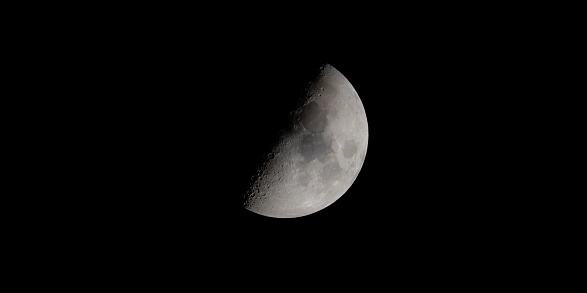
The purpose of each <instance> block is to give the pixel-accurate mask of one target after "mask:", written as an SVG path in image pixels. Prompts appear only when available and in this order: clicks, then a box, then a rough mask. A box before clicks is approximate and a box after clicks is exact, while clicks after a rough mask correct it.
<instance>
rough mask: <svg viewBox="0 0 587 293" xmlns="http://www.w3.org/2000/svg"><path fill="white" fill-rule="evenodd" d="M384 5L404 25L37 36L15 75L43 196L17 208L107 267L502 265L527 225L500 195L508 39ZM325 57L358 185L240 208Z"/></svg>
mask: <svg viewBox="0 0 587 293" xmlns="http://www.w3.org/2000/svg"><path fill="white" fill-rule="evenodd" d="M396 8H397V9H398V11H404V12H405V14H404V13H402V12H398V11H395V10H394V11H395V12H393V13H391V12H390V15H384V16H374V17H371V14H369V13H367V14H364V15H363V14H361V15H362V16H361V17H360V18H357V17H352V16H351V14H350V12H348V11H347V12H344V13H343V12H340V13H339V12H329V13H322V14H318V16H312V15H306V14H302V15H299V16H300V18H295V17H294V18H285V20H282V19H281V16H282V15H281V14H277V15H275V16H273V17H267V18H264V17H250V18H249V17H243V16H241V17H236V18H232V17H228V16H225V18H222V17H220V18H218V17H213V18H212V19H213V20H210V19H208V18H204V17H203V15H205V14H206V12H200V14H198V15H197V16H194V15H191V16H189V15H188V16H181V17H179V16H177V15H175V14H173V13H171V14H170V15H167V14H166V16H162V15H161V14H164V13H161V14H156V16H153V14H149V15H141V14H140V13H138V12H135V13H132V17H129V15H130V14H131V13H130V12H128V11H127V12H125V13H122V15H121V16H112V17H108V18H105V16H104V15H98V16H96V15H92V17H91V18H90V19H91V20H90V21H88V20H87V19H86V17H88V16H89V15H90V13H88V14H78V15H74V17H73V18H66V20H63V19H52V20H51V23H52V24H55V25H51V26H42V25H36V26H33V28H32V30H31V31H32V32H33V36H32V37H30V39H29V40H32V43H30V44H29V45H23V48H22V49H23V52H22V53H23V54H24V55H25V58H23V59H22V60H23V64H26V66H23V68H24V70H23V72H25V73H26V74H27V76H28V75H32V76H33V77H34V80H35V81H38V82H36V83H35V84H34V86H33V85H27V86H26V87H24V88H23V91H24V94H23V96H26V97H31V98H26V99H23V100H22V101H21V102H20V103H21V104H23V105H21V106H22V107H23V109H26V111H27V115H29V116H30V117H34V120H31V121H33V122H27V121H26V119H23V123H31V124H33V125H34V127H32V129H33V130H32V131H31V133H29V134H27V136H28V138H29V139H32V141H33V142H34V143H29V144H26V150H27V151H28V152H29V153H30V154H32V155H31V156H32V157H34V164H35V166H37V167H35V168H33V170H34V172H36V173H39V174H48V175H46V176H41V177H42V178H43V179H41V180H40V181H39V183H38V185H37V186H40V187H41V188H42V189H43V190H45V192H44V193H43V194H44V195H45V196H42V197H41V198H39V199H38V200H37V199H34V200H33V199H31V201H33V202H34V203H35V206H38V208H39V209H40V210H43V214H44V215H45V214H47V216H45V217H44V219H45V220H44V221H40V222H38V223H36V224H34V225H38V231H45V232H47V234H46V235H47V236H46V237H48V238H47V239H52V240H51V242H52V243H58V246H62V247H64V248H65V250H76V251H79V253H80V255H83V256H90V257H96V256H97V258H96V259H99V260H100V261H99V263H100V264H104V265H106V266H116V264H117V263H119V262H129V263H130V262H133V263H136V262H138V263H143V262H145V263H146V262H149V263H150V262H153V261H179V260H184V261H185V260H191V261H196V260H197V262H198V263H204V264H205V265H203V266H204V267H210V266H220V267H224V268H230V269H234V270H237V269H236V268H243V267H247V266H248V265H247V264H250V263H269V264H274V265H271V267H273V266H277V267H278V266H279V264H284V265H285V266H289V265H290V264H291V265H292V266H295V265H307V266H311V267H314V266H315V265H316V266H318V267H319V268H321V267H323V266H324V267H328V268H330V269H333V268H339V269H340V270H345V268H346V266H345V265H348V264H349V263H353V264H355V265H353V267H355V269H356V268H357V267H361V266H369V268H371V266H372V265H373V264H387V265H389V264H393V263H400V264H401V265H398V266H396V267H395V269H394V270H400V271H408V272H409V271H410V270H416V269H417V268H418V266H419V264H426V266H427V267H429V268H436V266H445V265H447V264H453V263H455V262H457V263H459V265H460V266H465V267H466V266H467V264H468V263H469V262H471V263H479V262H483V261H487V260H488V259H491V258H494V257H496V258H499V257H502V253H503V252H504V251H506V250H507V251H511V249H512V246H515V244H514V242H515V241H514V240H512V239H517V237H520V236H519V235H520V234H523V233H525V232H524V231H527V230H525V229H523V228H522V227H523V226H524V225H525V219H521V218H518V217H522V216H520V214H519V213H517V212H516V211H519V209H520V206H521V203H522V202H523V201H524V199H523V198H520V197H516V196H514V195H516V193H517V192H518V191H519V190H516V189H515V188H511V187H510V183H511V182H513V181H516V180H519V178H520V177H522V176H523V174H519V173H517V172H516V170H518V168H519V164H522V163H524V162H522V161H521V160H520V161H518V160H517V159H516V160H512V158H513V157H516V156H517V155H519V154H520V153H522V152H523V151H524V150H522V149H518V147H517V146H516V144H515V141H516V140H517V139H519V136H520V135H522V136H523V135H524V132H523V131H518V130H520V129H521V128H523V123H522V126H520V124H519V121H515V119H516V118H515V117H516V115H515V114H516V113H518V111H519V110H520V107H521V105H524V103H525V101H524V100H523V98H521V97H520V89H519V87H517V86H519V85H520V84H521V83H524V82H527V81H525V80H524V77H523V76H522V75H521V74H520V73H519V72H521V70H522V67H524V70H527V68H526V66H528V63H527V62H526V60H525V59H524V58H527V56H529V55H528V52H527V51H525V50H526V49H525V47H522V46H519V41H520V38H523V34H518V33H517V32H516V31H515V30H511V29H504V28H502V27H499V26H498V25H497V24H496V22H495V21H490V20H491V19H492V17H490V16H487V15H484V14H482V13H481V12H479V13H469V14H467V15H462V14H458V13H457V14H456V16H458V17H455V15H452V16H453V17H448V16H447V15H446V14H439V13H437V12H436V11H435V10H434V9H432V8H428V9H421V8H418V9H415V8H411V9H407V10H401V9H400V8H399V7H396ZM402 8H404V9H405V7H402ZM446 9H448V8H446ZM448 10H449V11H450V9H448ZM215 15H216V14H215ZM175 16H177V17H175ZM301 16H303V17H301ZM228 19H230V20H231V21H227V20H228ZM480 19H484V20H487V21H484V20H480ZM322 63H330V64H331V65H333V66H334V67H335V68H337V69H338V70H339V71H340V72H341V73H342V74H343V75H345V76H346V77H347V78H348V79H349V81H350V82H351V83H352V85H353V86H354V87H355V89H356V90H357V92H358V94H359V96H360V98H361V100H362V102H363V105H364V107H365V111H366V114H367V119H368V123H369V147H368V151H367V156H366V160H365V163H364V166H363V168H362V170H361V172H360V174H359V176H358V178H357V180H356V181H355V183H354V184H353V185H352V186H351V188H350V189H349V190H348V192H347V193H346V194H345V195H344V196H342V197H341V198H340V199H339V200H338V201H336V202H335V203H334V204H332V205H331V206H329V207H328V208H326V209H324V210H322V211H320V212H318V213H315V214H312V215H308V216H306V217H301V218H295V219H273V218H267V217H262V216H259V215H256V214H253V213H250V212H248V211H246V210H244V209H243V208H242V205H241V204H242V203H241V199H242V194H243V192H244V191H245V189H246V187H247V183H248V182H249V178H250V176H251V175H252V172H253V171H254V170H255V167H256V163H258V160H259V159H260V157H261V156H262V155H263V154H265V153H266V151H267V148H268V146H269V145H268V144H269V142H270V141H272V139H273V135H275V133H276V131H277V130H278V129H279V128H280V125H281V123H283V121H284V118H285V114H286V113H287V112H288V111H289V109H291V105H292V103H293V101H294V99H295V97H296V95H297V94H298V93H299V92H300V90H301V88H302V86H303V85H304V84H305V83H306V82H307V81H308V78H310V77H311V76H312V70H313V69H314V68H315V67H316V66H318V65H320V64H322ZM25 73H23V74H25ZM32 97H35V98H32ZM514 125H515V126H514ZM505 161H507V167H506V166H505ZM516 215H518V216H516ZM514 249H516V248H514ZM209 258H212V259H213V260H208V259H209ZM482 259H483V260H482ZM131 260H132V261H131ZM357 263H358V264H357ZM338 265H340V267H338ZM317 270H319V269H317Z"/></svg>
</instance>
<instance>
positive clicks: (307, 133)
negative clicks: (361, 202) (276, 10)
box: [244, 64, 369, 218]
mask: <svg viewBox="0 0 587 293" xmlns="http://www.w3.org/2000/svg"><path fill="white" fill-rule="evenodd" d="M290 116H291V119H290V125H286V126H285V127H284V129H283V131H281V132H280V135H279V139H278V140H277V142H276V143H275V144H274V145H273V147H272V152H271V153H269V154H268V155H267V157H266V160H265V161H264V163H263V164H262V166H261V167H260V168H259V169H258V171H257V173H256V175H255V176H253V178H252V181H251V185H250V187H249V189H248V192H247V193H246V194H245V197H244V207H245V208H246V209H247V210H249V211H251V212H254V213H257V214H260V215H263V216H268V217H274V218H295V217H301V216H306V215H309V214H312V213H315V212H317V211H320V210H322V209H324V208H325V207H327V206H329V205H331V204H332V203H334V202H335V201H336V200H338V199H339V198H340V197H341V196H342V195H343V194H344V193H345V192H346V191H347V190H348V189H349V188H350V187H351V185H352V184H353V182H354V181H355V179H356V178H357V176H358V174H359V171H360V170H361V167H362V166H363V162H364V161H365V155H366V153H367V142H368V136H369V135H368V127H367V116H366V114H365V109H364V107H363V103H362V102H361V99H360V98H359V95H358V94H357V92H356V91H355V89H354V88H353V86H352V85H351V83H350V82H349V81H348V80H347V78H346V77H345V76H344V75H342V74H341V73H340V72H339V71H338V70H337V69H336V68H334V67H332V66H331V65H329V64H326V65H324V66H322V67H321V68H320V71H319V73H318V75H317V76H316V78H315V79H314V80H313V81H312V82H311V83H309V85H308V86H307V88H306V89H305V91H304V94H303V96H302V99H301V100H300V102H299V104H298V105H297V107H296V109H294V110H293V111H292V112H291V113H290Z"/></svg>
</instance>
